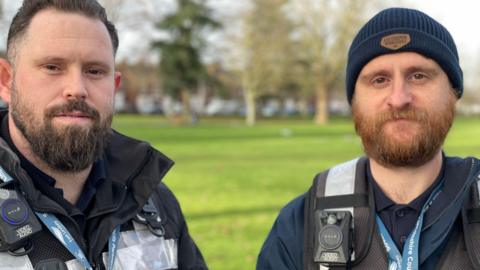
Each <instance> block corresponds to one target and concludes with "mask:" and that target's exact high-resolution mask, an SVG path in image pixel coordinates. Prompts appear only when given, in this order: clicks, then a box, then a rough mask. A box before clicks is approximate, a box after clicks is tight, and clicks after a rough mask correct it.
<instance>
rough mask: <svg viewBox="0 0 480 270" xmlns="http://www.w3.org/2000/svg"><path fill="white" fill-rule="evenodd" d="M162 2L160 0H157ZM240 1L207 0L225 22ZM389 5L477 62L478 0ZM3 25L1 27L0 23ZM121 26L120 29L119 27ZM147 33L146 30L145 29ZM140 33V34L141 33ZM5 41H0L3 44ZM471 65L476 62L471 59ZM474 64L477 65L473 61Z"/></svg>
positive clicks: (9, 5) (131, 37)
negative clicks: (447, 35)
mask: <svg viewBox="0 0 480 270" xmlns="http://www.w3.org/2000/svg"><path fill="white" fill-rule="evenodd" d="M0 1H3V2H4V4H5V6H6V7H5V9H6V13H8V14H13V12H14V11H15V10H16V9H17V8H18V6H19V5H20V2H21V1H20V0H0ZM158 2H160V3H162V1H158ZM172 2H173V0H163V3H166V4H163V3H162V4H161V5H160V6H158V5H157V8H158V7H160V9H163V11H165V7H166V6H171V3H172ZM242 2H243V1H235V0H209V3H210V4H211V6H212V7H214V8H215V13H216V14H217V16H220V17H221V18H222V20H223V21H226V23H228V18H229V16H233V15H235V14H236V13H238V10H239V9H240V7H241V6H242ZM391 2H392V6H405V7H415V8H418V9H420V10H422V11H424V12H425V13H427V14H429V15H430V16H432V17H433V18H435V19H437V20H438V21H440V22H441V23H442V24H443V25H444V26H445V27H446V28H447V29H448V30H449V31H450V32H451V34H452V36H453V37H454V39H455V41H456V43H457V47H458V49H459V53H460V56H461V59H462V62H464V64H468V63H469V62H472V60H474V61H475V62H480V61H479V60H480V56H478V57H477V55H478V54H479V52H480V34H478V30H477V29H476V28H477V27H478V26H479V25H480V15H479V11H480V1H474V0H453V1H452V0H421V1H414V0H403V1H402V3H403V4H398V2H397V1H391ZM372 15H373V14H372ZM2 28H4V27H2ZM120 30H122V29H121V28H120ZM0 31H1V34H0V42H2V43H4V39H5V36H6V31H7V30H6V29H0ZM147 33H148V30H147ZM120 34H121V47H120V51H119V56H120V58H123V57H126V55H128V54H130V53H132V52H134V51H140V50H142V49H143V48H145V46H147V44H146V43H147V42H141V41H142V40H143V41H145V37H144V34H143V33H142V34H138V33H135V31H133V32H132V31H130V32H129V33H125V32H121V33H120ZM142 35H143V36H142ZM3 47H4V45H3V44H2V45H0V48H3ZM470 65H475V64H474V63H470ZM475 66H476V65H475Z"/></svg>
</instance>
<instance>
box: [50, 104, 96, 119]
mask: <svg viewBox="0 0 480 270" xmlns="http://www.w3.org/2000/svg"><path fill="white" fill-rule="evenodd" d="M72 112H81V113H82V114H83V116H85V117H89V118H92V119H93V120H98V119H100V113H99V112H98V111H97V110H96V109H94V108H92V107H90V106H89V105H88V104H87V103H86V102H85V101H82V100H73V101H68V102H67V103H66V104H61V105H56V106H54V107H52V108H49V109H47V111H46V112H45V115H46V117H47V118H50V119H51V118H53V117H55V116H57V115H61V114H67V113H72Z"/></svg>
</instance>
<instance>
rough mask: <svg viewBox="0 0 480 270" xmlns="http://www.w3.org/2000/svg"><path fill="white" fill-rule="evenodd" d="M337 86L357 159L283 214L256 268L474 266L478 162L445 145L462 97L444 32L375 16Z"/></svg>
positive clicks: (415, 20) (420, 20) (425, 21)
mask: <svg viewBox="0 0 480 270" xmlns="http://www.w3.org/2000/svg"><path fill="white" fill-rule="evenodd" d="M346 89H347V99H348V102H349V103H350V104H351V106H352V115H353V120H354V125H355V130H356V131H357V134H358V135H359V136H360V138H361V140H362V144H363V147H364V151H365V154H366V156H365V157H360V158H358V159H355V160H352V161H349V162H345V163H342V164H339V165H337V166H334V167H332V168H331V169H329V170H327V171H324V172H321V173H319V174H318V175H317V176H316V177H315V179H314V182H313V185H312V187H311V188H310V190H309V191H308V192H307V193H306V194H304V195H302V196H300V197H298V198H297V199H295V200H293V201H292V202H290V203H289V204H288V205H287V206H285V207H284V208H283V209H282V210H281V212H280V214H279V216H278V218H277V220H276V221H275V224H274V225H273V228H272V229H271V231H270V234H269V235H268V237H267V239H266V241H265V243H264V245H263V247H262V250H261V252H260V255H259V257H258V262H257V269H262V270H263V269H274V270H283V269H309V270H310V269H398V270H400V269H474V268H475V269H477V268H476V267H478V266H479V265H480V264H479V256H478V255H476V254H477V253H475V252H476V250H478V249H477V248H478V243H479V242H480V239H478V238H479V237H480V236H478V235H479V232H480V231H479V227H480V226H477V224H478V222H479V221H480V219H478V216H476V214H475V213H477V214H478V205H479V204H478V202H479V201H480V200H479V195H478V194H479V192H478V183H477V182H476V181H477V179H478V178H480V176H479V173H478V172H479V169H480V167H479V165H478V164H479V162H478V160H477V159H475V158H466V159H463V158H458V157H448V156H446V155H445V154H444V153H443V151H442V145H443V143H444V140H445V138H446V136H447V133H448V131H449V129H450V127H451V125H452V122H453V120H454V116H455V104H456V102H457V100H458V99H459V98H460V97H461V96H462V92H463V75H462V70H461V68H460V64H459V59H458V53H457V49H456V46H455V43H454V41H453V39H452V37H451V35H450V34H449V32H448V30H447V29H446V28H445V27H443V26H442V25H441V24H440V23H439V22H437V21H435V20H434V19H433V18H431V17H429V16H428V15H426V14H425V13H422V12H420V11H418V10H412V9H406V8H389V9H386V10H383V11H381V12H380V13H378V14H377V15H375V16H374V17H373V18H372V19H370V20H369V21H368V22H367V23H366V24H365V25H364V26H363V27H362V28H361V29H360V31H359V32H358V34H357V35H356V37H355V38H354V40H353V42H352V44H351V46H350V50H349V53H348V63H347V72H346Z"/></svg>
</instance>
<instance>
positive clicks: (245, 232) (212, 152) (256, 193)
mask: <svg viewBox="0 0 480 270" xmlns="http://www.w3.org/2000/svg"><path fill="white" fill-rule="evenodd" d="M114 127H115V128H116V129H117V130H119V131H121V132H123V133H126V134H128V135H130V136H133V137H136V138H140V139H143V140H146V141H149V142H150V143H151V144H152V145H153V146H154V147H156V148H157V149H159V150H160V151H162V152H163V153H165V154H166V155H168V156H169V157H171V158H172V159H174V160H175V162H176V165H175V166H174V167H173V169H172V170H171V171H170V173H168V175H167V176H166V178H165V180H164V181H165V182H166V183H167V185H168V186H169V187H170V188H171V189H172V190H173V191H174V192H175V194H176V195H177V197H178V199H179V200H180V202H181V205H182V208H183V211H184V213H185V215H186V218H187V222H188V224H189V228H190V232H191V234H192V236H193V237H194V239H195V241H196V243H197V244H198V246H199V247H200V249H201V250H202V253H203V255H204V257H205V259H206V260H207V263H208V265H209V267H210V268H211V269H213V270H243V269H254V268H255V261H256V257H257V255H258V252H259V250H260V247H261V245H262V243H263V241H264V239H265V237H266V235H267V233H268V231H269V230H270V228H271V226H272V223H273V222H274V220H275V217H276V216H277V214H278V211H279V210H280V208H281V207H282V206H283V205H285V204H286V203H287V202H289V201H290V200H292V199H293V198H295V197H296V196H298V195H300V194H302V193H303V192H305V191H306V190H307V188H308V187H309V185H310V184H311V181H312V178H313V176H314V175H315V174H316V173H317V172H319V171H322V170H324V169H326V168H328V167H330V166H332V165H334V164H337V163H339V162H342V161H346V160H349V159H352V158H354V157H356V156H358V155H361V154H362V148H361V142H360V140H359V139H358V138H357V137H356V135H355V133H354V130H353V127H352V124H351V122H350V120H349V119H335V120H333V121H332V122H331V123H330V124H329V125H326V126H314V125H313V124H311V121H308V120H284V119H282V120H269V121H261V122H260V123H259V124H258V125H257V126H255V127H246V126H245V125H244V124H243V121H242V120H241V119H215V120H213V119H206V120H202V121H201V123H200V124H199V125H196V126H173V125H170V124H169V122H168V121H166V120H165V119H164V118H160V117H150V116H149V117H145V116H143V117H140V116H124V115H122V116H117V117H116V119H115V121H114ZM479 135H480V121H479V119H474V118H462V119H457V122H456V123H455V125H454V127H453V129H452V131H451V133H450V135H449V137H448V139H447V142H446V146H445V151H446V152H447V154H448V155H459V156H467V155H476V156H480V139H479Z"/></svg>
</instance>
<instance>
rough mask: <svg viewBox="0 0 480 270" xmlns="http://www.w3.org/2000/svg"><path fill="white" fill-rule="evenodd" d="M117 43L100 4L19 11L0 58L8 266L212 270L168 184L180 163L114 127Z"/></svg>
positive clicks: (74, 2)
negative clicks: (167, 176)
mask: <svg viewBox="0 0 480 270" xmlns="http://www.w3.org/2000/svg"><path fill="white" fill-rule="evenodd" d="M117 48H118V36H117V32H116V30H115V26H114V25H113V24H112V23H111V22H110V21H109V20H108V19H107V16H106V13H105V10H104V8H103V7H102V6H101V5H100V4H99V3H98V2H97V1H95V0H31V1H24V2H23V4H22V6H21V8H20V9H19V11H18V12H17V14H16V15H15V17H14V18H13V21H12V23H11V25H10V29H9V33H8V41H7V59H0V97H1V98H2V99H3V100H4V101H5V102H6V103H7V104H8V107H9V108H8V110H4V111H2V112H0V126H1V128H0V135H1V138H0V157H1V158H0V179H1V180H2V182H4V185H2V189H0V210H1V212H2V215H1V218H0V269H113V267H114V268H115V269H207V267H206V265H205V262H204V261H203V258H202V255H201V253H200V251H199V250H198V248H197V247H196V245H195V243H194V242H193V240H192V238H191V237H190V236H189V233H188V229H187V226H186V223H185V219H184V217H183V214H182V212H181V210H180V207H179V204H178V202H177V200H176V199H175V197H174V195H173V194H172V193H171V191H170V190H169V189H168V188H167V187H166V186H165V185H164V184H163V183H162V182H161V179H162V178H163V176H164V175H165V174H166V173H167V171H168V170H169V169H170V167H171V166H172V165H173V162H172V161H171V160H170V159H169V158H167V157H166V156H164V155H163V154H162V153H160V152H158V151H157V150H155V149H154V148H152V147H151V146H150V145H149V144H148V143H145V142H140V141H137V140H135V139H132V138H128V137H126V136H123V135H121V134H119V133H117V132H115V131H113V130H112V129H111V128H110V126H111V122H112V115H113V105H114V104H113V101H114V94H115V91H116V90H117V89H118V88H119V85H120V78H121V75H120V73H119V72H117V71H115V66H114V58H115V53H116V50H117ZM25 203H26V204H25ZM29 208H30V209H31V212H29V210H28V209H29ZM29 213H30V214H29ZM35 224H36V225H35ZM37 225H38V226H37ZM35 226H37V227H35ZM36 228H38V230H39V231H38V232H37V229H36ZM34 229H35V230H34ZM7 231H9V232H10V231H11V232H12V233H13V235H14V236H12V234H6V233H5V232H7ZM8 235H10V238H9V237H7V236H8ZM11 237H14V241H13V240H11Z"/></svg>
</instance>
